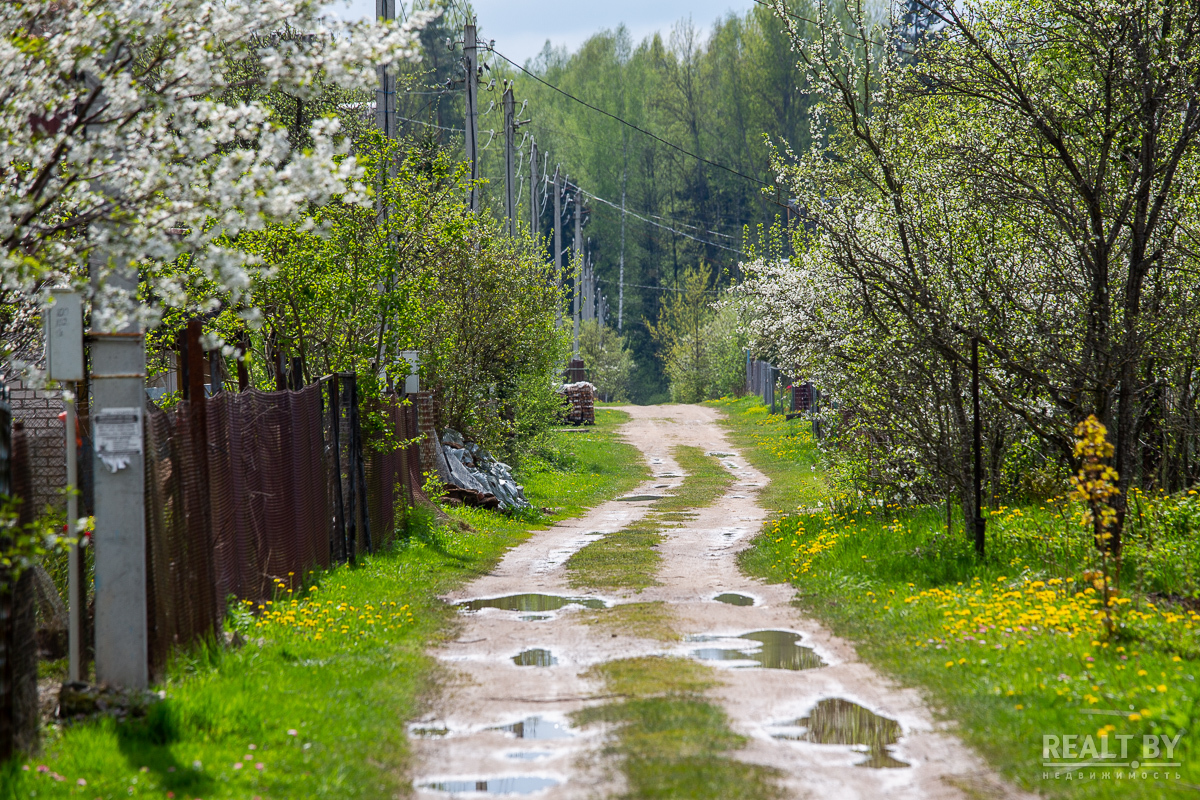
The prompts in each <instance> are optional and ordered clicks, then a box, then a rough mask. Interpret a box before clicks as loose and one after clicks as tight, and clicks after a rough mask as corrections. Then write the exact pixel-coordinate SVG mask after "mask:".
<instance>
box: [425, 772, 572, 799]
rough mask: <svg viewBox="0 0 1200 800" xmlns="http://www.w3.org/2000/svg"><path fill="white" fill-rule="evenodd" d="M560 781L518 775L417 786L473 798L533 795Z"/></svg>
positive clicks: (433, 782) (429, 783) (436, 782)
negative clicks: (478, 796)
mask: <svg viewBox="0 0 1200 800" xmlns="http://www.w3.org/2000/svg"><path fill="white" fill-rule="evenodd" d="M560 783H562V781H559V780H555V779H554V778H542V777H538V776H536V775H519V776H516V777H511V778H486V779H484V780H474V779H470V780H447V781H430V782H428V783H421V784H417V786H418V788H421V789H429V790H431V791H434V792H445V793H447V794H449V795H450V796H451V797H473V796H475V795H506V794H516V795H521V794H533V793H534V792H540V791H542V790H543V789H549V788H551V787H552V786H558V784H560Z"/></svg>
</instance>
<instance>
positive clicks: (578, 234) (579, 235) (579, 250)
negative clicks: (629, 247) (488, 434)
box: [571, 186, 583, 358]
mask: <svg viewBox="0 0 1200 800" xmlns="http://www.w3.org/2000/svg"><path fill="white" fill-rule="evenodd" d="M574 198H575V241H574V242H572V243H571V244H572V247H573V249H574V250H575V254H574V258H573V259H572V264H574V265H576V266H578V267H580V268H582V265H583V258H582V256H583V242H582V241H581V240H582V239H583V196H582V194H581V193H580V189H579V187H578V186H576V187H575V194H574ZM580 277H581V276H580V274H579V272H576V273H575V275H574V281H573V283H574V285H575V293H574V294H575V337H574V339H573V341H574V349H572V351H571V352H572V353H574V354H575V358H579V310H580V309H579V301H580V297H579V290H580V288H581V287H580V285H579V284H580V280H579V279H580Z"/></svg>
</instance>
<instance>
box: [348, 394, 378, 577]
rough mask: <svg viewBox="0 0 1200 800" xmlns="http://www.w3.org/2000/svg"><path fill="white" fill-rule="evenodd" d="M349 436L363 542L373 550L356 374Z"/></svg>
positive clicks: (351, 464) (369, 551)
mask: <svg viewBox="0 0 1200 800" xmlns="http://www.w3.org/2000/svg"><path fill="white" fill-rule="evenodd" d="M350 436H351V439H350V441H351V452H350V459H351V461H350V467H351V469H352V470H353V472H354V486H355V488H356V489H357V491H356V495H357V505H358V508H359V509H360V516H361V518H362V531H363V542H364V543H365V544H366V546H367V552H368V553H373V552H375V548H374V547H373V545H372V543H371V514H370V507H369V506H368V505H367V471H366V465H365V464H364V463H363V441H362V420H361V418H360V417H359V408H358V376H357V375H352V376H350Z"/></svg>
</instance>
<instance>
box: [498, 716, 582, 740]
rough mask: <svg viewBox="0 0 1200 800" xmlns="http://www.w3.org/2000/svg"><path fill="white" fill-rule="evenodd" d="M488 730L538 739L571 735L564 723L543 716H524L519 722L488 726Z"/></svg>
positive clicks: (565, 737)
mask: <svg viewBox="0 0 1200 800" xmlns="http://www.w3.org/2000/svg"><path fill="white" fill-rule="evenodd" d="M489 730H493V731H501V732H503V733H508V734H511V735H512V736H513V737H514V738H517V739H527V740H530V739H533V740H538V741H546V740H548V739H569V738H570V737H571V736H572V735H573V734H572V733H571V732H570V730H568V729H567V726H566V725H560V724H559V723H557V722H551V721H550V720H548V719H546V718H545V717H526V718H525V719H523V720H521V721H520V722H513V723H510V724H508V725H501V726H500V727H498V728H489Z"/></svg>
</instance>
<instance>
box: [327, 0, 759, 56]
mask: <svg viewBox="0 0 1200 800" xmlns="http://www.w3.org/2000/svg"><path fill="white" fill-rule="evenodd" d="M752 3H753V0H590V1H589V2H582V3H581V2H577V0H567V2H563V1H562V0H554V1H552V0H475V2H474V6H475V13H476V14H477V15H478V17H479V25H480V27H481V28H482V29H483V34H484V35H485V36H486V37H488V38H490V39H495V40H496V49H497V50H499V51H500V52H502V53H504V54H505V55H506V56H508V57H509V58H512V59H513V60H515V61H518V62H521V63H524V62H525V61H526V60H527V59H530V58H532V57H533V56H535V55H537V54H538V53H539V52H541V49H542V46H543V45H544V44H545V43H546V40H547V39H549V40H550V42H551V44H553V45H555V46H556V47H557V46H559V45H564V44H565V45H566V46H567V47H568V48H569V49H570V50H575V49H576V48H577V47H579V45H580V44H582V43H583V41H584V40H585V39H587V38H588V37H589V36H591V35H592V34H593V33H596V32H597V31H599V30H602V29H604V28H615V27H617V26H618V25H620V24H621V23H624V24H625V26H626V27H627V28H629V32H630V33H631V34H632V35H633V41H634V42H635V43H636V42H640V41H641V40H642V38H644V37H645V36H647V35H649V34H651V33H654V32H655V31H662V32H663V33H664V34H665V33H666V32H667V31H668V30H670V28H671V26H672V25H673V24H674V23H675V21H676V20H678V19H680V18H682V17H686V16H688V15H691V17H692V20H693V22H695V23H696V25H697V26H698V27H700V28H702V29H704V30H708V29H709V28H710V27H711V26H712V23H713V21H714V20H716V19H717V18H719V17H721V16H723V15H724V14H725V13H726V12H728V11H737V12H739V13H741V12H743V11H745V10H746V9H747V8H749V7H750V5H751V4H752ZM406 5H407V3H406ZM330 11H332V12H333V13H334V14H336V15H337V16H339V17H342V18H343V19H357V18H361V17H367V16H374V14H375V0H350V2H349V3H346V2H345V1H344V0H338V2H336V3H333V4H332V5H331V6H330Z"/></svg>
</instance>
